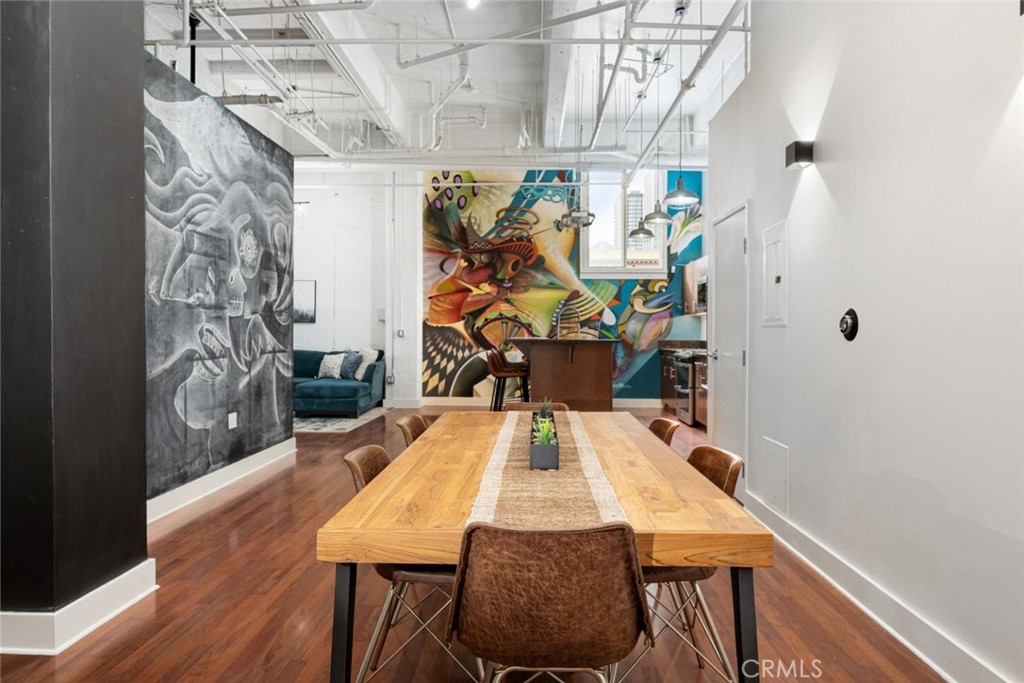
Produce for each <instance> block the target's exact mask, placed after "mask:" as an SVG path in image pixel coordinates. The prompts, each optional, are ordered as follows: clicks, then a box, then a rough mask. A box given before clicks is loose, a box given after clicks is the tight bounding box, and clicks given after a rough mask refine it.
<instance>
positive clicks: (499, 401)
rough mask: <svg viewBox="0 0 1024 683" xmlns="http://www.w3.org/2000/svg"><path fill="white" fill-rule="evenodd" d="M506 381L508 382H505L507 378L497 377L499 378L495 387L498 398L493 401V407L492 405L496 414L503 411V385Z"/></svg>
mask: <svg viewBox="0 0 1024 683" xmlns="http://www.w3.org/2000/svg"><path fill="white" fill-rule="evenodd" d="M507 381H508V380H507V378H505V377H499V378H498V385H497V388H498V396H497V398H496V399H495V405H494V409H495V410H496V411H497V412H499V413H500V412H501V411H502V409H503V408H504V407H505V383H506V382H507Z"/></svg>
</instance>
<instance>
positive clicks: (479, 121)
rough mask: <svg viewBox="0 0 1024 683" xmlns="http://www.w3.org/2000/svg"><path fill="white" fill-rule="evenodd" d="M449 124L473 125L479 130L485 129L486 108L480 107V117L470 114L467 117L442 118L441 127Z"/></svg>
mask: <svg viewBox="0 0 1024 683" xmlns="http://www.w3.org/2000/svg"><path fill="white" fill-rule="evenodd" d="M449 123H475V124H476V127H477V128H479V129H480V130H483V129H485V128H487V107H480V116H475V115H473V114H470V115H468V116H442V117H441V127H442V128H443V127H444V126H446V125H448V124H449Z"/></svg>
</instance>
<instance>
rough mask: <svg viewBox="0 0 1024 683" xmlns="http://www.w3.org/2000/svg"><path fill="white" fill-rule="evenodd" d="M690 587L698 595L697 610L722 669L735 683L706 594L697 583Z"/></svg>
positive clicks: (730, 682) (730, 681)
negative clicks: (705, 597) (705, 598)
mask: <svg viewBox="0 0 1024 683" xmlns="http://www.w3.org/2000/svg"><path fill="white" fill-rule="evenodd" d="M690 586H691V587H692V588H693V592H694V593H696V594H697V608H698V609H699V610H700V613H701V615H702V617H703V619H704V621H705V623H706V624H707V627H708V632H709V633H710V634H711V645H712V647H714V648H715V654H717V655H718V659H719V661H721V662H722V668H723V669H725V673H726V674H727V675H728V678H729V683H735V681H736V675H735V674H734V673H733V671H732V666H731V665H730V664H729V655H728V653H726V651H725V646H724V645H722V639H721V638H720V637H719V635H718V629H717V628H715V620H714V619H712V618H711V610H710V609H708V604H707V603H706V602H705V601H704V594H703V593H701V591H700V586H698V585H697V584H696V583H691V584H690Z"/></svg>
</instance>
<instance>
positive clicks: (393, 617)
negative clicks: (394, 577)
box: [390, 583, 411, 628]
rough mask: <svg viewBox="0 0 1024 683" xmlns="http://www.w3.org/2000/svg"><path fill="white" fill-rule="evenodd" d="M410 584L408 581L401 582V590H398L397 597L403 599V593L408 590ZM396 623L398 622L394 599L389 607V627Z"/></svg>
mask: <svg viewBox="0 0 1024 683" xmlns="http://www.w3.org/2000/svg"><path fill="white" fill-rule="evenodd" d="M410 585H411V584H409V583H403V584H402V590H400V591H399V592H398V597H399V598H401V599H402V600H405V594H406V593H408V592H409V586H410ZM396 623H398V601H397V600H396V601H395V604H394V605H393V606H392V608H391V623H390V628H394V627H395V624H396Z"/></svg>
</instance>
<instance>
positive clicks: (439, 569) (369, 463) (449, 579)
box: [344, 445, 477, 683]
mask: <svg viewBox="0 0 1024 683" xmlns="http://www.w3.org/2000/svg"><path fill="white" fill-rule="evenodd" d="M344 460H345V463H346V464H347V465H348V467H349V470H351V471H352V482H353V483H354V484H355V487H356V495H358V494H359V492H360V491H362V490H363V489H364V488H365V487H366V486H367V485H368V484H369V483H370V482H371V481H373V480H374V478H375V477H377V475H379V474H380V473H381V472H383V471H384V470H385V469H386V468H387V466H388V465H389V464H390V463H391V458H390V457H389V456H388V452H387V451H386V450H384V448H383V447H381V446H376V445H372V446H363V447H362V448H357V449H355V450H354V451H351V452H350V453H347V454H345V456H344ZM373 568H374V570H375V571H376V572H377V574H379V575H380V577H381V578H383V579H384V580H385V581H388V582H389V583H390V584H391V585H390V586H389V587H388V592H387V595H385V597H384V604H383V605H382V606H381V610H380V616H379V617H378V619H377V624H376V626H374V629H373V634H372V635H371V636H370V642H369V644H368V645H367V647H366V655H365V656H364V657H363V664H362V666H361V667H360V668H359V674H358V676H357V677H356V683H364V682H365V681H369V680H372V679H373V678H374V676H376V674H377V672H378V671H380V670H381V669H382V668H383V667H384V666H386V665H387V664H388V662H390V661H391V660H392V659H394V658H395V657H396V656H397V655H398V654H399V653H400V652H401V651H402V650H403V649H404V648H405V646H406V645H408V644H409V643H411V642H412V641H413V640H414V639H415V638H416V636H418V635H419V634H420V633H422V632H425V633H427V634H428V635H429V636H430V637H432V638H433V639H434V640H435V641H437V643H438V644H439V645H440V646H441V647H442V648H444V649H445V651H446V652H448V655H449V656H450V657H451V658H452V659H453V660H454V661H455V663H456V664H458V665H459V667H461V668H462V670H463V671H465V672H466V673H467V674H469V676H470V677H471V678H474V679H475V678H476V677H477V674H473V673H471V672H470V671H469V670H468V669H466V667H465V666H464V665H463V664H462V662H460V661H459V660H458V658H457V657H455V655H454V654H453V653H452V652H451V648H450V647H448V645H447V644H446V643H444V642H442V641H441V639H440V638H438V637H437V636H436V635H435V634H434V632H433V631H431V630H430V623H431V622H432V621H433V620H434V619H436V618H437V617H438V616H440V615H441V614H442V613H444V611H445V610H447V609H448V607H449V606H450V604H451V595H450V593H448V592H445V590H444V589H445V588H446V587H447V588H449V589H450V587H451V586H452V585H453V584H454V583H455V567H453V566H451V565H418V564H417V565H412V564H374V565H373ZM411 584H422V585H425V586H428V587H429V588H430V591H429V593H428V594H427V595H425V596H424V597H422V598H421V599H420V600H419V601H418V602H416V603H415V604H410V603H409V601H408V600H407V599H406V598H407V594H408V590H409V586H410V585H411ZM434 593H440V594H442V595H443V596H444V599H445V600H444V605H443V606H442V607H441V608H440V609H436V610H435V611H433V613H432V614H430V615H428V616H427V618H423V617H421V616H420V615H419V614H417V612H416V608H417V607H418V606H419V605H421V604H423V603H424V602H425V601H426V600H427V598H429V597H430V596H431V595H432V594H434ZM399 609H404V610H406V612H407V613H408V614H411V615H412V616H413V618H414V619H415V620H416V621H417V622H419V624H420V626H419V628H417V629H416V630H415V631H414V632H413V634H412V635H411V636H409V638H407V639H406V640H405V642H403V643H402V644H401V645H399V646H398V648H397V649H396V650H395V651H394V652H392V653H391V655H390V656H389V657H388V658H387V659H386V660H384V662H383V663H381V662H380V657H381V654H382V653H383V652H384V642H385V641H386V640H387V637H388V633H389V632H390V630H391V628H392V627H393V626H395V625H396V624H397V623H398V621H399V616H398V611H399ZM368 674H369V675H368Z"/></svg>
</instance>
